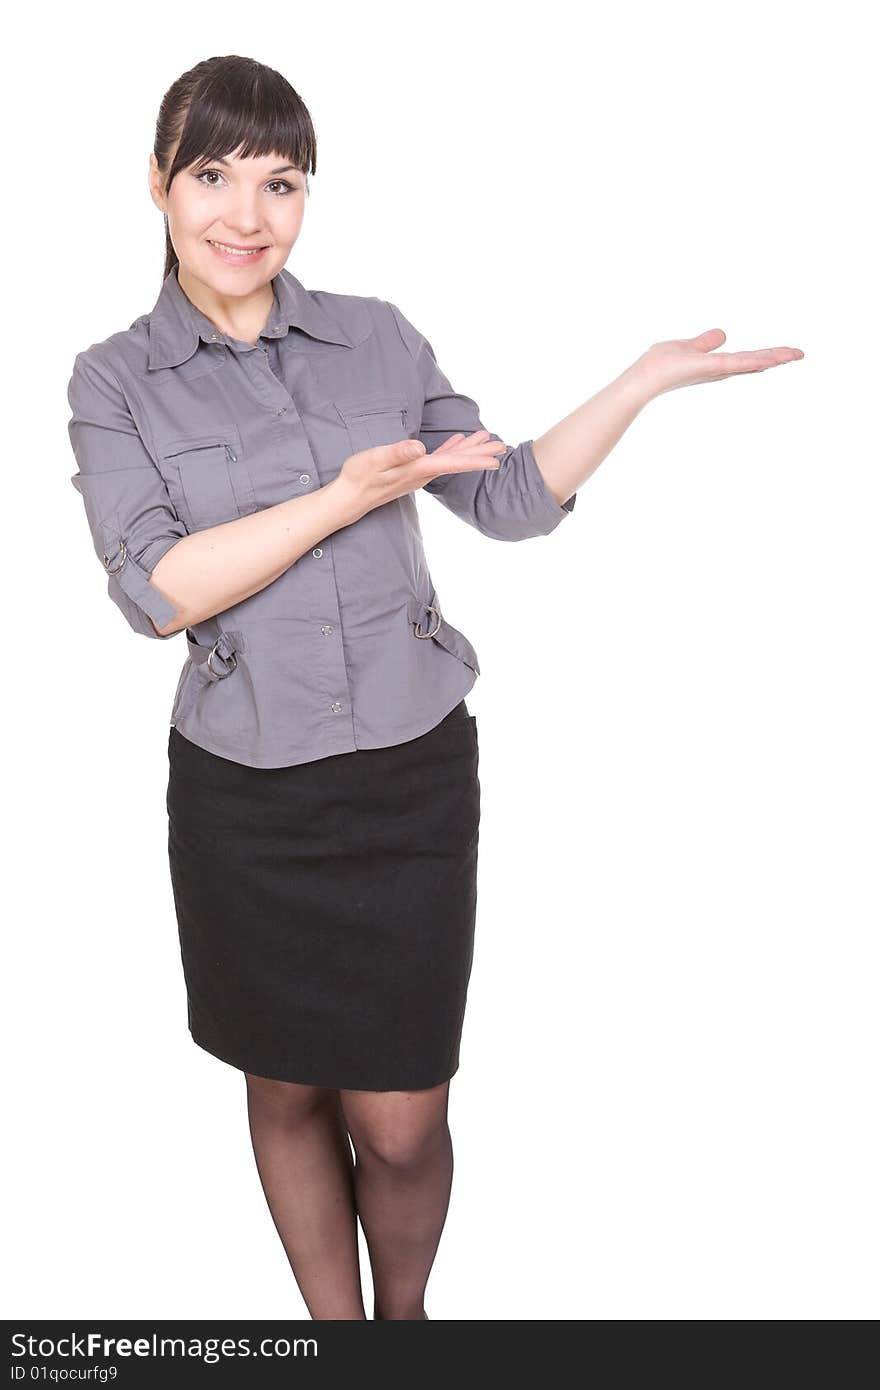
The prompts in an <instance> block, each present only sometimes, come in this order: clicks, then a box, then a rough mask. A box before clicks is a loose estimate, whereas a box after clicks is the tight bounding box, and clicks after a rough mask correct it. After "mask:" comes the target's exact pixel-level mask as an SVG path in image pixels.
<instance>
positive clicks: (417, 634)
mask: <svg viewBox="0 0 880 1390" xmlns="http://www.w3.org/2000/svg"><path fill="white" fill-rule="evenodd" d="M423 607H424V609H425V611H426V612H427V613H436V614H437V626H436V627H435V628H434V630H433V631H432V632H419V625H418V623H417V622H415V623H413V636H414V637H436V635H437V633H438V632H439V631H440V624H441V623H442V621H443V614H442V613H441V612H440V609H439V608H435V607H434V605H433V604H432V603H426V604H424V605H423Z"/></svg>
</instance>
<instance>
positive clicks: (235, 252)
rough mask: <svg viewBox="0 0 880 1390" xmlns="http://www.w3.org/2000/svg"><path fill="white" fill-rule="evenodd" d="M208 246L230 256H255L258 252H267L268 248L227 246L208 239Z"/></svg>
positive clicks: (222, 242)
mask: <svg viewBox="0 0 880 1390" xmlns="http://www.w3.org/2000/svg"><path fill="white" fill-rule="evenodd" d="M207 240H208V245H209V246H215V247H216V248H217V250H218V251H225V252H227V254H228V255H230V256H243V257H247V256H255V255H256V254H257V252H258V251H268V249H269V248H268V246H247V247H242V246H228V245H227V244H226V242H225V241H213V240H212V239H211V237H208V239H207Z"/></svg>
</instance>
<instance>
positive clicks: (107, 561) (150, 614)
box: [102, 530, 179, 637]
mask: <svg viewBox="0 0 880 1390" xmlns="http://www.w3.org/2000/svg"><path fill="white" fill-rule="evenodd" d="M178 540H179V537H178V536H171V537H167V536H166V537H163V538H162V541H161V542H160V543H157V544H154V545H152V546H150V547H149V549H148V552H147V555H148V556H149V558H148V560H147V563H148V564H149V567H150V568H149V570H147V569H145V568H144V566H143V564H142V563H140V562H138V561H137V560H135V558H134V556H133V555H132V554H131V552H130V551H129V549H128V547H127V545H126V544H125V542H124V541H123V540H122V539H121V538H120V537H119V536H118V534H116V533H114V532H110V533H108V532H107V531H106V530H105V549H104V554H103V556H102V560H103V564H104V569H105V570H106V572H107V575H108V577H109V578H110V579H111V580H113V581H115V582H116V583H117V584H118V585H119V588H120V589H121V590H122V592H123V593H124V594H125V595H126V596H127V597H128V598H129V599H130V600H131V602H132V603H133V604H135V605H136V606H137V607H138V608H139V609H140V610H141V612H142V613H144V614H146V616H147V618H149V619H152V623H153V624H155V627H165V626H166V625H167V624H168V623H170V622H171V620H172V619H173V618H174V617H175V616H176V614H177V609H176V608H175V606H174V604H173V603H170V602H169V601H168V599H166V598H165V597H164V596H163V595H162V594H160V593H159V590H158V589H157V588H155V586H154V585H153V584H152V583H151V582H150V574H151V573H152V571H153V569H155V567H156V565H157V564H158V563H159V560H160V559H161V558H162V556H163V555H164V554H165V553H166V551H168V550H170V549H171V547H172V546H173V545H176V544H177V541H178ZM144 558H146V557H144ZM144 630H145V631H146V629H144ZM154 635H155V636H156V637H162V636H163V634H162V633H159V632H155V629H154ZM164 635H165V636H168V637H173V636H175V635H176V634H175V633H170V632H169V633H166V634H164Z"/></svg>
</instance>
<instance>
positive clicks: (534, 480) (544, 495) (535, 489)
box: [520, 439, 577, 535]
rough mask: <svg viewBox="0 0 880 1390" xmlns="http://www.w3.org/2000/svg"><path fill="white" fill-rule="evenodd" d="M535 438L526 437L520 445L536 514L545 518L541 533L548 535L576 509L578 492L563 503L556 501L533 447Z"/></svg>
mask: <svg viewBox="0 0 880 1390" xmlns="http://www.w3.org/2000/svg"><path fill="white" fill-rule="evenodd" d="M533 445H534V440H532V439H526V440H524V441H523V443H522V445H521V446H520V451H521V454H522V460H523V465H524V467H525V481H526V485H527V487H528V489H529V493H530V495H532V496H533V497H534V499H535V508H536V516H537V519H538V520H543V521H544V522H545V525H544V526H543V528H542V530H541V535H548V534H549V532H550V531H552V530H554V529H555V527H557V526H558V525H559V523H560V521H564V519H565V518H566V517H567V516H570V515H571V513H572V512H573V511H574V504H575V502H576V501H577V493H576V492H573V493H572V494H571V496H570V497H568V498H566V500H565V501H564V502H562V503H561V504H560V503H559V502H557V501H556V498H555V497H554V496H553V493H552V492H551V491H550V489H549V487H548V486H547V482H546V480H545V478H544V474H543V473H542V472H541V470H540V468H539V467H538V460H537V459H536V458H535V451H534V448H533Z"/></svg>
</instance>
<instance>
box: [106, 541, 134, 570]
mask: <svg viewBox="0 0 880 1390" xmlns="http://www.w3.org/2000/svg"><path fill="white" fill-rule="evenodd" d="M120 555H121V556H122V559H121V560H120V561H119V564H118V565H117V566H116V568H115V569H113V570H112V569H111V568H110V566H111V564H112V563H113V561H114V560H115V559H117V558H118V557H119V556H120ZM127 558H128V547H127V545H126V544H125V541H120V542H119V550H118V551H117V552H116V555H108V554H107V553H106V552H105V554H104V568H105V570H106V571H107V573H108V574H118V573H119V571H120V570H121V569H122V566H123V565H124V564H125V561H126V559H127Z"/></svg>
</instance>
